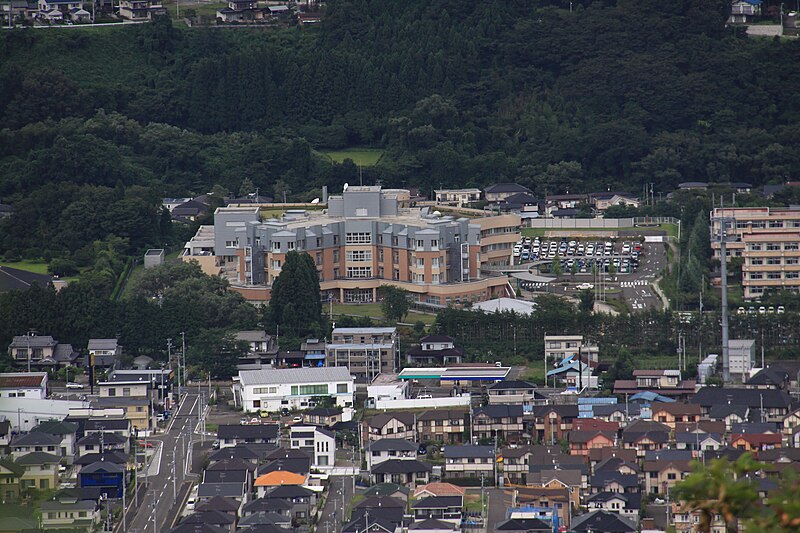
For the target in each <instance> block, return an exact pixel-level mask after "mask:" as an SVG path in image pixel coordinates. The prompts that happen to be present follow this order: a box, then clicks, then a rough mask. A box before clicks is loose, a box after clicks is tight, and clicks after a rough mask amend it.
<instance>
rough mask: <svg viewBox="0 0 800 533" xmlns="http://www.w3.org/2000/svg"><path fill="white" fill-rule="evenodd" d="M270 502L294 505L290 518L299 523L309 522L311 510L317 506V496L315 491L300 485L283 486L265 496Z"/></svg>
mask: <svg viewBox="0 0 800 533" xmlns="http://www.w3.org/2000/svg"><path fill="white" fill-rule="evenodd" d="M264 498H266V499H269V500H283V501H284V502H286V503H290V504H292V509H291V511H290V516H291V517H292V518H293V519H295V520H298V521H307V520H308V519H309V518H310V516H311V510H312V509H314V508H315V507H316V505H317V496H316V494H315V493H314V491H312V490H310V489H307V488H306V487H301V486H299V485H282V486H280V487H275V488H274V489H272V490H271V491H269V492H267V493H266V494H265V495H264Z"/></svg>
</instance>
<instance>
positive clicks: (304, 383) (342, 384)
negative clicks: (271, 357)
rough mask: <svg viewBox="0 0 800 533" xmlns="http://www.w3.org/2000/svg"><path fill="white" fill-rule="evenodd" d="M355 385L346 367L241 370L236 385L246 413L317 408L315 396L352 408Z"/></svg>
mask: <svg viewBox="0 0 800 533" xmlns="http://www.w3.org/2000/svg"><path fill="white" fill-rule="evenodd" d="M354 389H355V384H354V379H353V377H352V376H351V375H350V372H349V371H348V370H347V368H346V367H327V368H326V367H317V368H313V367H312V368H286V369H268V370H240V371H239V377H238V380H237V381H236V382H235V383H234V385H233V391H234V396H235V401H236V405H237V406H241V407H243V409H244V411H245V412H251V413H252V412H258V411H262V410H266V411H269V412H275V411H280V410H281V409H283V408H286V409H307V408H310V407H313V405H312V404H313V403H314V402H313V398H314V397H315V396H329V397H330V398H331V399H333V401H334V403H335V405H336V406H338V407H352V406H353V394H354Z"/></svg>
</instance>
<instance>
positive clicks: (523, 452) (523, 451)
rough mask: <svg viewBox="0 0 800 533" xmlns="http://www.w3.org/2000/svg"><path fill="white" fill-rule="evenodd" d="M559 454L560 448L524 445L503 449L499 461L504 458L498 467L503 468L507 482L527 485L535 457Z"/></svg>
mask: <svg viewBox="0 0 800 533" xmlns="http://www.w3.org/2000/svg"><path fill="white" fill-rule="evenodd" d="M559 452H560V448H559V447H556V446H551V447H547V446H525V445H523V446H515V447H513V448H503V449H502V450H500V453H499V455H500V457H498V461H500V459H501V458H502V462H501V463H499V465H498V466H502V472H503V477H504V479H505V480H506V481H507V482H509V483H514V484H518V485H525V484H526V483H527V479H528V473H529V472H530V465H531V464H532V461H533V460H534V459H533V458H534V457H541V456H544V455H551V454H555V453H559Z"/></svg>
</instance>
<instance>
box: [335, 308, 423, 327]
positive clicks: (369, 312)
mask: <svg viewBox="0 0 800 533" xmlns="http://www.w3.org/2000/svg"><path fill="white" fill-rule="evenodd" d="M329 310H330V308H329V307H328V305H326V304H323V306H322V312H323V313H325V314H327V313H328V312H329ZM337 315H355V316H368V317H371V318H376V319H378V320H383V311H381V304H333V316H334V318H335V317H336V316H337ZM435 320H436V315H429V314H425V313H419V312H416V311H409V313H408V315H407V316H406V319H405V320H404V321H403V322H404V323H407V324H414V323H415V322H417V321H422V322H424V323H425V325H431V324H433V322H434V321H435Z"/></svg>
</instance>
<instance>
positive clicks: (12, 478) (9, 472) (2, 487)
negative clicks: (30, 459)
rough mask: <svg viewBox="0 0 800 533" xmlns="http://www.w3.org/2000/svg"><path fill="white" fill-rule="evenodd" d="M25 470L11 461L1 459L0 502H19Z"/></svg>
mask: <svg viewBox="0 0 800 533" xmlns="http://www.w3.org/2000/svg"><path fill="white" fill-rule="evenodd" d="M24 473H25V469H24V468H23V467H22V466H20V465H18V464H17V463H15V462H14V461H12V460H10V459H5V458H0V502H3V503H11V502H16V501H17V500H19V496H20V482H21V480H22V475H23V474H24Z"/></svg>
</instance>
